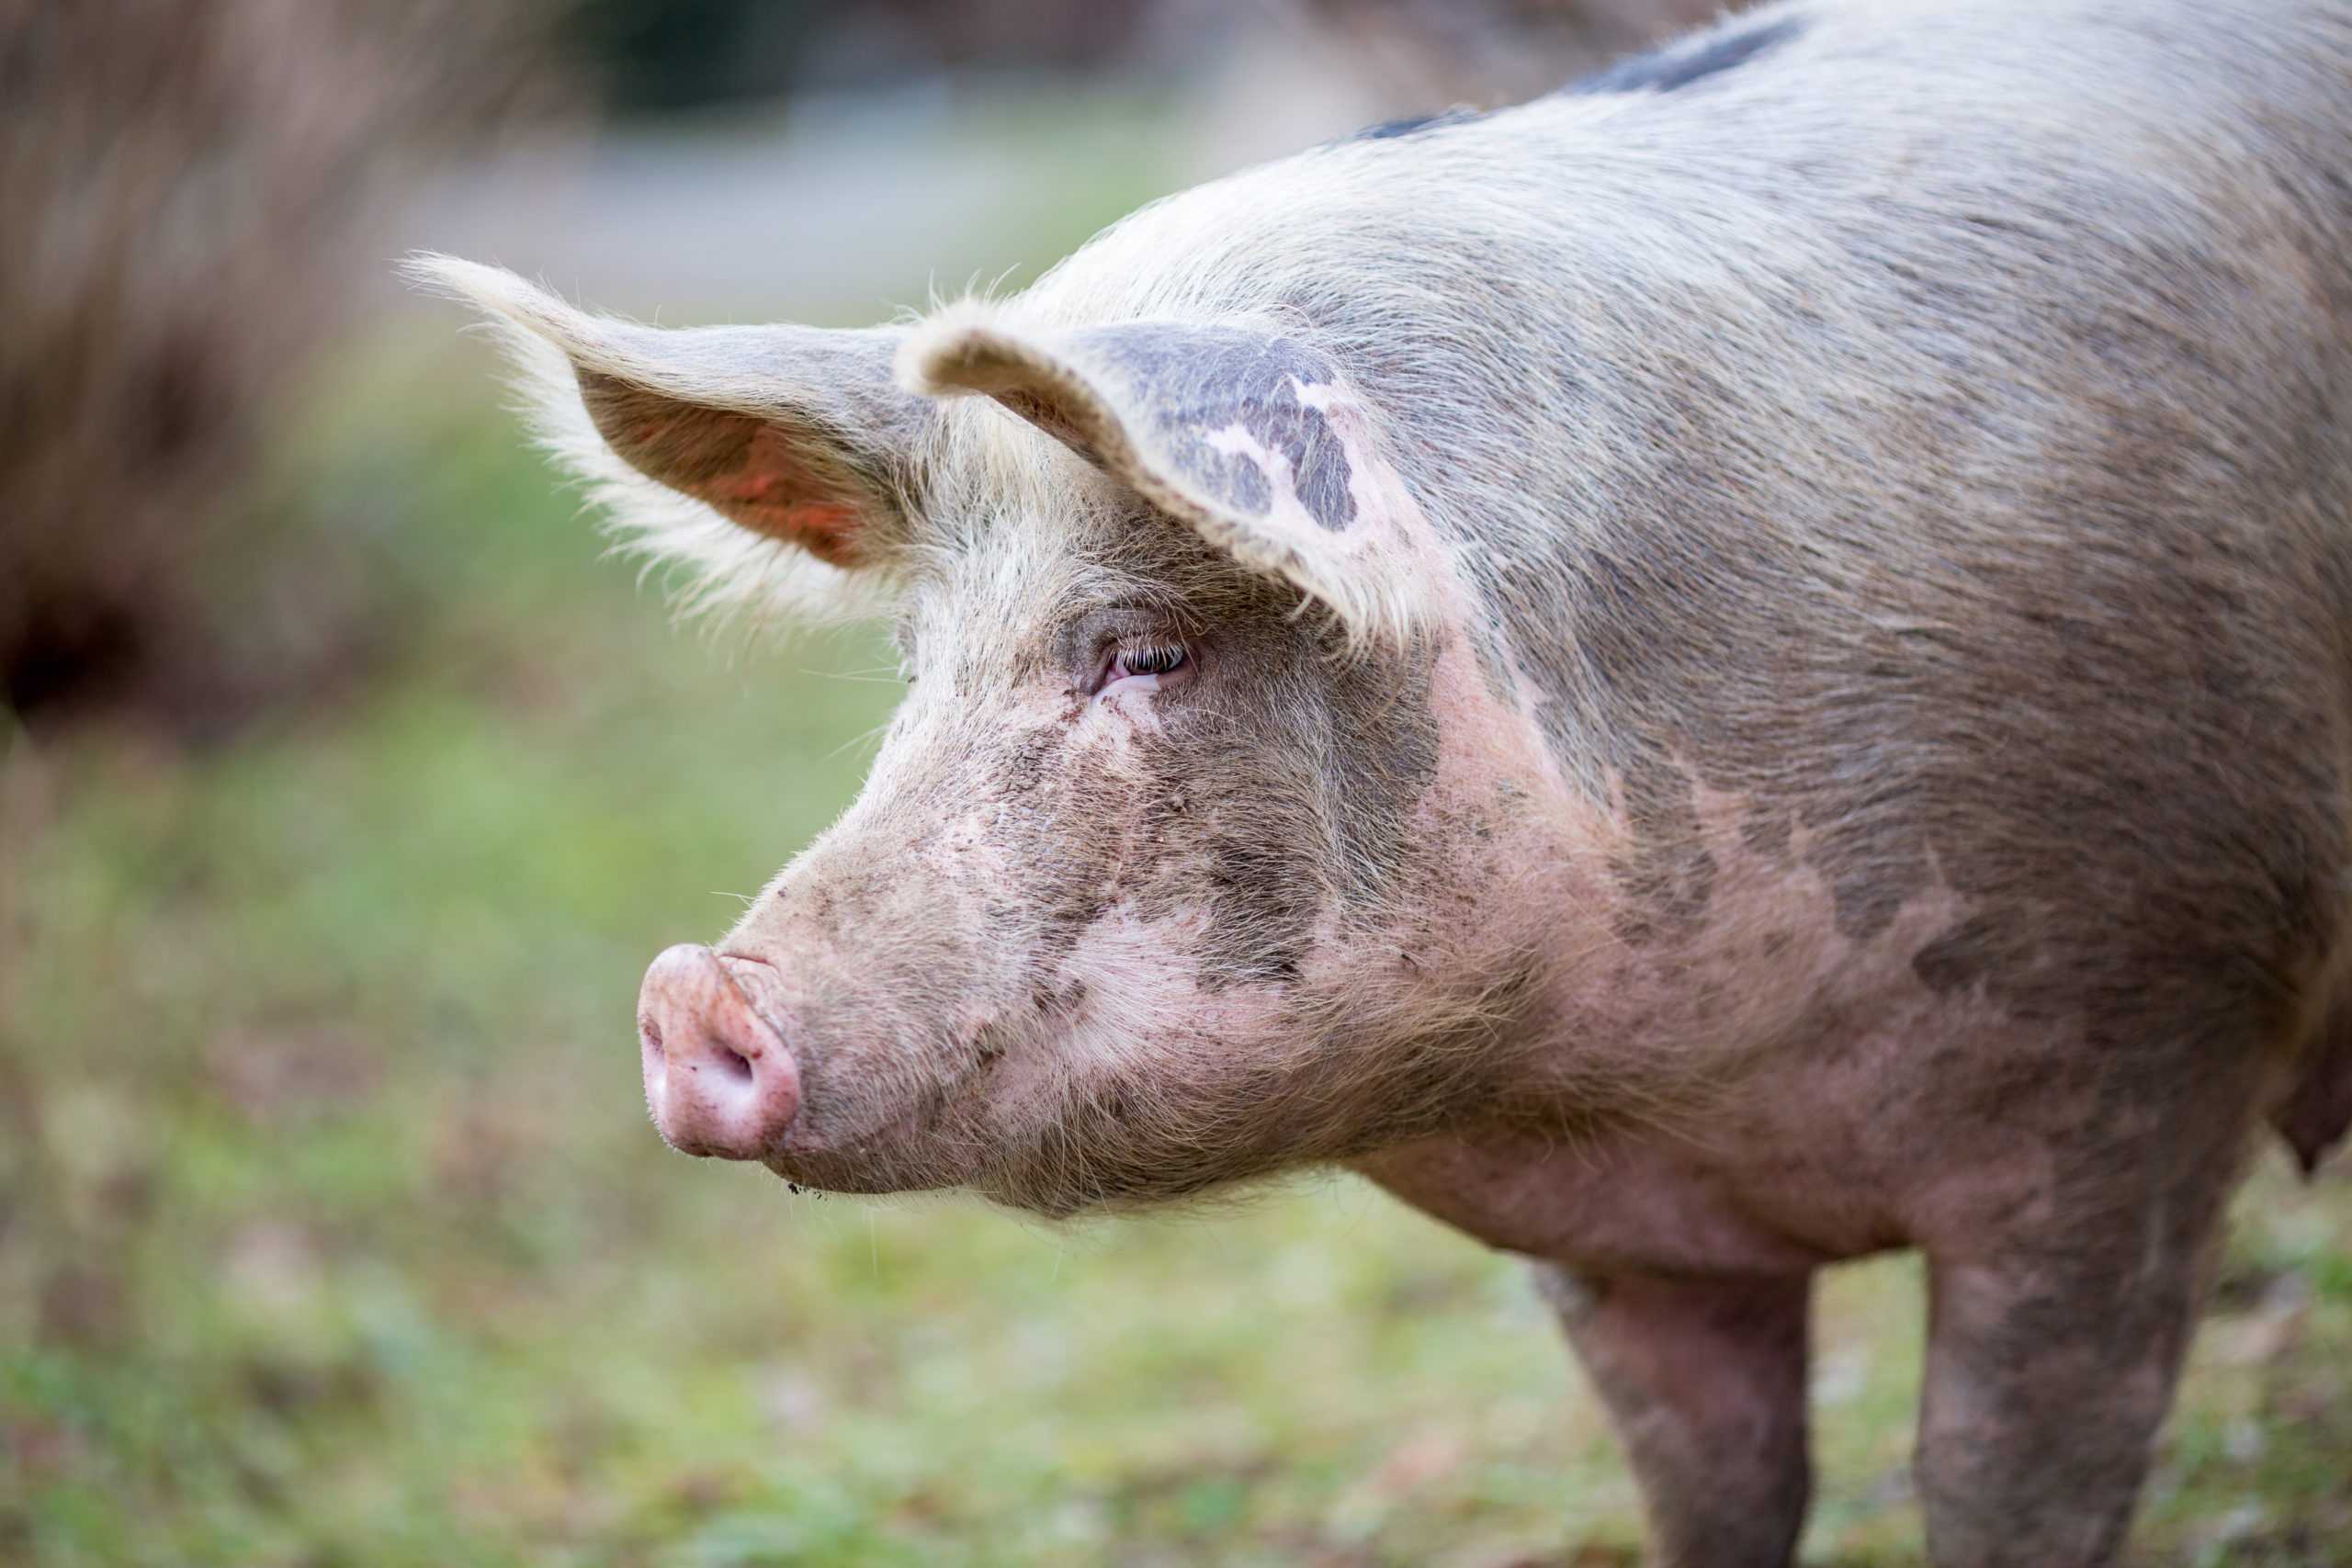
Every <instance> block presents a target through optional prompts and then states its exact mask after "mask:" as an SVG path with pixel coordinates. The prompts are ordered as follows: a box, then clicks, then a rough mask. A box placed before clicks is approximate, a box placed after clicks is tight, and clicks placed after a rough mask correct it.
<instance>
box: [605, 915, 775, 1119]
mask: <svg viewBox="0 0 2352 1568" xmlns="http://www.w3.org/2000/svg"><path fill="white" fill-rule="evenodd" d="M637 1036H638V1045H639V1049H640V1051H641V1052H642V1053H643V1055H644V1059H645V1100H646V1103H647V1104H648V1105H649V1106H650V1107H651V1108H652V1111H653V1124H654V1125H655V1126H656V1127H659V1128H660V1129H661V1130H662V1137H664V1138H666V1139H667V1140H669V1143H670V1146H671V1147H673V1148H674V1149H677V1150H679V1151H681V1152H682V1153H684V1154H690V1155H717V1156H720V1157H721V1158H723V1159H757V1158H759V1157H760V1156H762V1155H763V1154H764V1153H766V1152H767V1150H768V1149H769V1148H770V1147H771V1146H772V1145H774V1144H775V1142H776V1140H778V1139H779V1138H781V1137H782V1136H783V1135H784V1130H785V1128H786V1127H787V1126H789V1125H790V1124H791V1122H792V1118H793V1116H794V1114H795V1113H796V1112H797V1111H799V1109H800V1066H799V1064H798V1063H797V1062H795V1061H794V1060H793V1059H792V1053H791V1052H790V1051H788V1050H787V1049H786V1047H785V1043H784V1037H783V1036H782V1035H780V1034H778V1033H777V1032H775V1029H774V1028H772V1027H771V1026H770V1025H769V1024H768V1022H767V1021H766V1020H765V1019H763V1018H762V1017H761V1016H760V1015H759V1014H758V1013H756V1012H754V1011H753V1010H752V1004H751V1003H750V1001H748V1000H747V999H746V998H744V996H743V992H742V989H741V987H738V986H737V985H736V983H735V981H734V979H733V977H732V976H729V974H728V972H727V969H726V966H725V965H724V964H720V963H719V961H718V954H717V953H713V952H711V950H710V949H708V948H707V947H701V946H697V945H695V943H692V942H681V943H680V944H679V945H677V946H676V947H673V948H670V949H668V950H667V951H665V952H664V953H662V955H661V956H660V957H659V958H656V959H655V960H654V961H653V966H652V967H651V968H650V969H648V970H647V971H646V972H645V987H644V989H643V990H642V991H641V992H640V993H639V997H638V1004H637Z"/></svg>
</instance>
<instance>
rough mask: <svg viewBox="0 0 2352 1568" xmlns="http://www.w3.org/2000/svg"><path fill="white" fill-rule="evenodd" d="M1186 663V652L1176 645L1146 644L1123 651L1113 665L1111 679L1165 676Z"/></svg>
mask: <svg viewBox="0 0 2352 1568" xmlns="http://www.w3.org/2000/svg"><path fill="white" fill-rule="evenodd" d="M1183 662H1184V650H1183V649H1182V648H1179V647H1177V646H1176V645H1175V644H1174V643H1146V644H1144V645H1143V646H1142V647H1140V648H1130V649H1123V650H1122V651H1121V652H1120V654H1119V657H1118V658H1117V659H1115V660H1113V661H1112V663H1111V679H1113V680H1114V681H1117V680H1121V679H1123V678H1125V677H1126V676H1129V675H1165V674H1167V673H1169V672H1170V671H1172V670H1175V669H1177V668H1179V667H1181V666H1182V664H1183Z"/></svg>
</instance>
